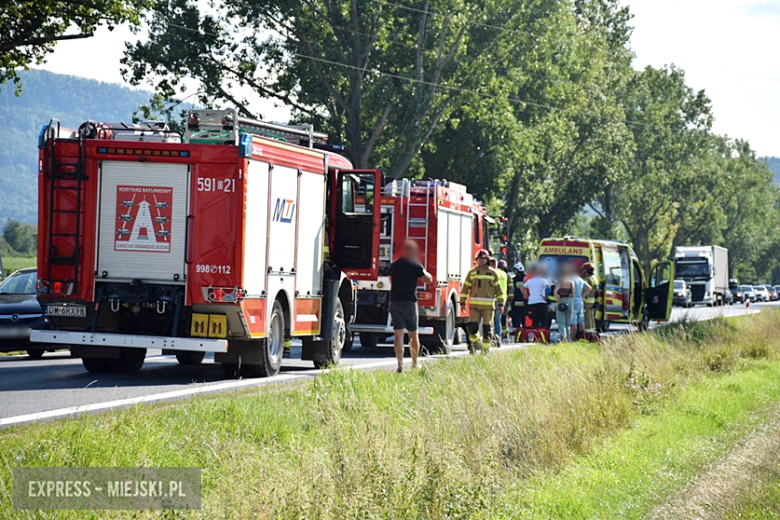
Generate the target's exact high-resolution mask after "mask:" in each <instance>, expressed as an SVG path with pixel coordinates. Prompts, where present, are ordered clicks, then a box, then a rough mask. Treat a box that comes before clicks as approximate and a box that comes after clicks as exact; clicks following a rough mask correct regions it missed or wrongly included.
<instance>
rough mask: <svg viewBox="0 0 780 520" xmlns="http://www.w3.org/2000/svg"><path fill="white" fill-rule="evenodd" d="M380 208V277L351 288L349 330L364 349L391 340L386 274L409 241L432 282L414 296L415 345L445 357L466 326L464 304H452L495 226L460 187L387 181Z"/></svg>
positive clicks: (456, 301) (456, 185)
mask: <svg viewBox="0 0 780 520" xmlns="http://www.w3.org/2000/svg"><path fill="white" fill-rule="evenodd" d="M380 203H381V213H382V223H381V227H380V238H379V275H380V276H379V278H378V279H377V280H359V281H358V282H357V286H358V313H357V321H356V323H354V324H352V325H351V329H352V330H353V331H354V332H358V333H359V334H360V343H361V345H363V346H368V347H374V346H376V345H377V343H378V342H379V341H381V340H384V339H385V337H386V336H387V335H388V334H392V332H393V331H392V327H391V323H390V316H389V312H388V303H389V301H388V300H389V295H390V278H389V277H388V275H387V272H388V268H389V266H390V263H391V262H392V261H393V260H394V259H395V258H396V256H397V255H398V253H399V252H400V251H401V247H402V246H403V243H404V242H405V241H406V240H407V239H412V240H415V241H416V242H417V244H418V246H419V248H420V252H421V255H422V263H423V265H424V267H425V269H426V270H427V271H428V272H430V273H431V275H432V276H433V282H432V283H430V284H427V285H421V286H419V287H418V290H417V298H418V301H419V309H420V328H419V331H420V334H421V338H420V339H421V341H422V342H423V344H424V345H425V346H426V347H427V348H428V349H429V350H432V351H436V352H444V353H449V352H450V350H451V349H452V345H453V343H454V342H455V341H456V337H457V335H456V334H457V327H458V326H461V325H464V324H465V323H466V322H467V321H468V315H469V313H468V304H467V305H465V306H460V305H459V304H458V300H459V294H460V289H461V284H462V282H463V280H465V278H466V274H467V273H468V272H469V270H470V269H471V268H472V266H473V261H474V256H475V255H476V253H477V251H479V250H480V249H483V248H485V249H487V248H489V244H490V242H491V240H490V231H489V230H490V225H491V224H495V223H496V222H495V220H494V219H492V218H491V217H490V216H488V214H487V213H486V211H485V208H484V207H483V206H482V205H481V204H480V203H479V202H478V201H477V200H476V199H475V198H474V197H473V196H472V195H471V194H469V193H468V192H467V191H466V187H465V186H463V185H460V184H456V183H454V182H449V181H409V180H407V179H402V180H399V181H393V182H391V183H390V184H387V185H386V186H385V187H384V188H383V189H382V197H381V199H380Z"/></svg>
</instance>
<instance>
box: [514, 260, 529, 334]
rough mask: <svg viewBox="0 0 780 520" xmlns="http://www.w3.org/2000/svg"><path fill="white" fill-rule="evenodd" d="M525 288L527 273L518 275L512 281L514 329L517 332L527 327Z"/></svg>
mask: <svg viewBox="0 0 780 520" xmlns="http://www.w3.org/2000/svg"><path fill="white" fill-rule="evenodd" d="M523 287H525V273H522V272H521V273H518V274H516V275H515V278H514V280H513V281H512V292H513V294H512V327H514V329H515V330H517V329H522V328H524V327H525V315H526V309H525V304H526V301H525V295H524V294H523Z"/></svg>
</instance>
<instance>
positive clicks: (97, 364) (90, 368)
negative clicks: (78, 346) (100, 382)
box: [81, 357, 111, 373]
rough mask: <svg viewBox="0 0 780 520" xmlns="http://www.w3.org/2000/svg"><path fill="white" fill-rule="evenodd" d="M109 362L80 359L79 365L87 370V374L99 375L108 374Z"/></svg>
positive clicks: (99, 359)
mask: <svg viewBox="0 0 780 520" xmlns="http://www.w3.org/2000/svg"><path fill="white" fill-rule="evenodd" d="M108 362H109V360H108V359H105V358H88V357H85V358H81V363H82V364H83V365H84V368H86V369H87V372H92V373H101V372H109V371H110V370H111V368H110V367H109V365H108Z"/></svg>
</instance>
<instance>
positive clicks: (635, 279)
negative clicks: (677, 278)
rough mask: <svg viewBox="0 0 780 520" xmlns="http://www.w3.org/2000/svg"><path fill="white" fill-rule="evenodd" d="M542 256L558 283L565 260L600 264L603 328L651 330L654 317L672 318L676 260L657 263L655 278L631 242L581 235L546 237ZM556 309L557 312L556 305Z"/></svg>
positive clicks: (599, 302)
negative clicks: (623, 326) (618, 326)
mask: <svg viewBox="0 0 780 520" xmlns="http://www.w3.org/2000/svg"><path fill="white" fill-rule="evenodd" d="M537 260H538V262H539V263H540V264H541V265H543V266H544V267H545V269H546V271H547V278H548V279H549V280H550V282H551V283H552V284H555V282H556V280H557V278H558V271H559V269H560V267H561V266H562V265H563V264H564V263H567V262H571V263H573V264H574V265H576V266H577V267H578V268H580V267H581V266H582V265H583V264H584V263H586V262H590V263H592V264H593V265H594V267H595V268H596V271H595V275H596V278H598V280H599V284H598V287H597V291H598V292H597V294H596V324H597V326H598V328H599V330H601V331H607V330H609V325H610V323H630V324H634V325H636V326H638V327H639V328H646V326H647V323H648V321H649V320H657V321H668V320H669V316H670V313H671V309H672V298H673V296H674V291H673V288H674V263H673V262H659V263H656V264H654V266H653V268H652V269H651V273H650V276H649V277H645V273H644V271H643V270H642V266H641V264H640V262H639V258H638V257H637V255H636V253H635V252H634V249H633V248H632V247H631V246H630V245H628V244H623V243H620V242H612V241H607V240H591V239H588V238H575V237H564V238H546V239H544V240H542V242H541V243H540V245H539V251H538V258H537ZM551 299H552V298H551ZM550 312H551V313H552V314H553V315H554V312H555V308H554V303H553V304H552V305H551V306H550Z"/></svg>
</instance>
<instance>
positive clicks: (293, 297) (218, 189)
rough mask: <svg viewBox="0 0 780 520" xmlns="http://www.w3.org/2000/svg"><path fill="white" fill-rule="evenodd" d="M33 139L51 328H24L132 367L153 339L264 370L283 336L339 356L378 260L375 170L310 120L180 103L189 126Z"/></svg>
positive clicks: (198, 356) (53, 130) (286, 342)
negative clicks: (346, 154) (294, 122)
mask: <svg viewBox="0 0 780 520" xmlns="http://www.w3.org/2000/svg"><path fill="white" fill-rule="evenodd" d="M39 148H40V162H39V194H40V195H39V218H38V221H39V237H40V240H39V246H38V272H39V277H40V281H39V294H38V299H39V301H40V303H41V305H42V306H43V308H44V311H45V313H46V315H47V316H48V318H49V320H50V321H51V323H52V330H46V331H43V330H41V331H34V332H33V335H32V336H33V337H32V339H33V341H38V342H48V343H59V344H68V345H71V348H72V350H73V351H74V353H75V354H76V355H79V356H81V357H82V359H83V362H84V366H85V367H86V368H87V370H89V371H95V372H100V371H136V370H139V369H140V368H141V366H142V364H143V361H144V357H145V354H146V350H147V349H150V348H153V349H162V351H163V353H169V354H176V356H177V358H178V360H179V361H180V362H181V363H183V364H196V363H200V361H201V360H202V359H203V356H204V353H206V352H213V353H214V357H215V360H216V361H217V362H220V363H222V366H223V368H224V370H225V373H226V374H227V375H229V376H237V375H244V376H256V375H260V376H269V375H273V374H276V373H277V372H278V371H279V368H280V366H281V363H282V358H283V357H284V356H285V355H286V352H289V349H287V348H286V347H289V346H290V344H291V340H292V339H293V338H299V339H301V340H302V343H303V346H302V359H307V360H311V361H313V362H314V364H315V366H322V365H324V364H327V363H338V361H339V359H340V357H341V352H342V350H343V348H344V347H345V346H346V345H348V344H349V342H350V341H351V333H350V331H349V324H350V322H352V321H353V320H354V318H355V309H356V298H355V294H356V293H355V286H354V283H355V282H356V281H358V280H375V279H376V277H377V275H378V261H377V254H378V249H379V242H378V233H377V232H376V231H377V230H378V229H379V224H380V213H379V204H378V203H376V201H375V198H376V196H377V193H376V188H377V187H378V186H379V185H380V182H381V174H380V172H379V171H378V170H354V169H353V168H352V166H351V164H350V163H349V161H347V160H346V159H345V158H343V157H341V156H340V155H338V154H336V153H334V152H333V151H332V149H333V148H332V147H330V146H329V145H328V144H327V136H325V135H324V134H319V133H316V132H314V131H313V129H312V128H311V127H310V126H308V127H300V126H288V125H277V124H270V123H266V122H263V121H255V120H250V119H246V118H243V117H240V116H239V115H238V114H237V113H236V111H234V110H193V111H190V113H189V114H188V120H187V129H186V133H185V134H184V135H181V134H178V133H175V132H171V131H169V130H168V129H167V127H164V126H161V125H156V124H154V125H153V124H148V125H122V124H120V125H110V124H95V123H92V122H87V123H85V124H83V125H82V126H81V127H80V128H79V130H78V131H65V130H63V129H60V127H59V124H57V123H54V122H53V123H50V124H49V125H47V126H45V127H44V128H43V130H42V132H41V136H40V140H39ZM357 201H360V203H359V204H357Z"/></svg>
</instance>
